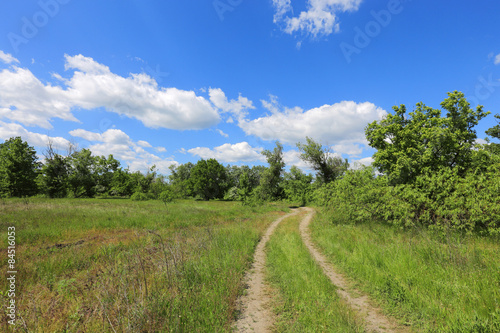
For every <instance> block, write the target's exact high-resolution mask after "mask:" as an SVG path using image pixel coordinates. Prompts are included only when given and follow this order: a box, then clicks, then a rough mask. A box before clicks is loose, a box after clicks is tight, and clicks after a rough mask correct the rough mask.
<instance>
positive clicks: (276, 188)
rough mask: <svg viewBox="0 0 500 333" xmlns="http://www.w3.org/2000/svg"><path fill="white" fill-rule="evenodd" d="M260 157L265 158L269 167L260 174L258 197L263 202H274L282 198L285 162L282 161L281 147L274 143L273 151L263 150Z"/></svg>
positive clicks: (279, 144)
mask: <svg viewBox="0 0 500 333" xmlns="http://www.w3.org/2000/svg"><path fill="white" fill-rule="evenodd" d="M262 155H264V156H266V159H267V163H269V167H268V168H267V169H266V170H265V171H264V172H263V173H262V175H261V178H260V186H259V191H258V195H259V196H260V199H263V200H276V199H280V198H281V197H282V196H283V187H282V186H281V185H282V184H281V182H282V180H283V170H284V168H285V162H284V160H283V145H282V144H281V143H280V142H279V141H276V147H275V148H274V150H273V151H269V150H264V151H263V152H262Z"/></svg>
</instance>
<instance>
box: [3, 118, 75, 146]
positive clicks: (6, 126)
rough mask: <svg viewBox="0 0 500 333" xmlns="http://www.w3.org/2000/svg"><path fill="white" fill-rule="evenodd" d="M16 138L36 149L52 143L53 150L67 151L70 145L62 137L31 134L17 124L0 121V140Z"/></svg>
mask: <svg viewBox="0 0 500 333" xmlns="http://www.w3.org/2000/svg"><path fill="white" fill-rule="evenodd" d="M16 136H20V137H21V138H22V139H23V140H24V141H27V142H28V144H30V145H32V146H34V147H38V148H45V147H46V146H47V143H48V142H49V141H50V142H52V146H53V147H54V148H55V149H59V150H64V149H67V148H68V147H69V144H70V142H69V141H68V140H66V139H65V138H62V137H50V136H48V135H46V134H40V133H33V132H30V131H28V130H27V129H25V128H24V127H23V126H21V125H19V124H15V123H5V122H3V121H0V139H2V140H8V139H10V138H12V137H16Z"/></svg>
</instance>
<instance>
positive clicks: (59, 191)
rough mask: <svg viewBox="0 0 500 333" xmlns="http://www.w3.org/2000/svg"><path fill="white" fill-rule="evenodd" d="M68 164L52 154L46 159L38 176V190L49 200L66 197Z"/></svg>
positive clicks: (63, 158)
mask: <svg viewBox="0 0 500 333" xmlns="http://www.w3.org/2000/svg"><path fill="white" fill-rule="evenodd" d="M69 168H70V166H69V163H68V161H67V159H66V158H65V157H64V156H61V155H59V154H54V155H52V156H50V157H46V159H45V164H44V165H43V166H42V169H41V174H40V188H41V190H42V191H43V193H45V194H46V195H47V196H49V197H50V198H64V197H65V196H66V195H67V189H68V179H69Z"/></svg>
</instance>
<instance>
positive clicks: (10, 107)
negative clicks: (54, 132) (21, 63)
mask: <svg viewBox="0 0 500 333" xmlns="http://www.w3.org/2000/svg"><path fill="white" fill-rule="evenodd" d="M73 105H74V103H72V102H71V101H70V99H69V98H68V94H67V91H65V90H63V89H62V88H61V87H58V86H52V85H50V84H47V85H45V84H43V83H42V82H41V81H40V80H38V79H37V78H36V77H35V76H34V75H33V73H31V71H29V70H28V69H23V68H19V67H16V66H14V67H13V68H12V69H4V70H2V71H0V117H6V118H8V119H10V120H14V121H17V122H19V123H21V124H23V125H28V126H41V127H43V128H52V125H51V124H50V122H49V120H50V119H51V118H60V119H63V120H69V121H78V120H77V119H76V118H75V117H74V116H73V115H72V114H71V107H72V106H73Z"/></svg>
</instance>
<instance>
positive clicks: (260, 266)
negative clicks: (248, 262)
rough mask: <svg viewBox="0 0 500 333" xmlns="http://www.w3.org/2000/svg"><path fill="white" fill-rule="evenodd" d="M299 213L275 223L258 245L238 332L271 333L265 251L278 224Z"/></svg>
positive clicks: (248, 278) (246, 278) (239, 304)
mask: <svg viewBox="0 0 500 333" xmlns="http://www.w3.org/2000/svg"><path fill="white" fill-rule="evenodd" d="M298 212H299V210H294V211H293V212H292V213H289V214H287V215H284V216H282V217H280V218H279V219H277V220H276V221H274V222H273V223H272V224H271V225H270V226H269V228H268V229H267V231H266V233H265V234H264V236H263V237H262V239H261V240H260V242H259V244H258V245H257V248H256V250H255V254H254V262H253V265H252V268H251V269H250V271H249V272H248V273H247V275H246V277H245V282H246V284H247V286H248V289H247V290H246V291H247V293H246V295H244V296H242V297H241V298H240V299H239V301H238V308H239V310H240V312H241V316H240V318H239V319H238V320H237V321H236V323H235V329H236V331H237V332H258V333H261V332H262V333H265V332H270V330H271V327H272V324H273V315H272V311H271V309H270V308H269V303H270V301H271V297H270V296H269V293H268V292H266V290H267V288H268V286H267V285H266V284H265V283H264V267H265V265H266V254H265V252H264V249H265V246H266V243H267V241H268V240H269V238H270V237H271V235H272V234H273V232H274V230H275V229H276V227H277V226H278V224H279V223H280V222H281V221H283V220H284V219H286V218H288V217H290V216H292V215H295V214H297V213H298Z"/></svg>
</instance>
